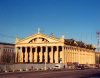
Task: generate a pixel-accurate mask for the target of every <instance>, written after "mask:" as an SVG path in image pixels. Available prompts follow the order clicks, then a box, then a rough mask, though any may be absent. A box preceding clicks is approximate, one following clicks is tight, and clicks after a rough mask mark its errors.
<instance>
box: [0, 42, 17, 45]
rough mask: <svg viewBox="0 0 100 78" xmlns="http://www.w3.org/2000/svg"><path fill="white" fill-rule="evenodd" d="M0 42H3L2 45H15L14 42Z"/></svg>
mask: <svg viewBox="0 0 100 78" xmlns="http://www.w3.org/2000/svg"><path fill="white" fill-rule="evenodd" d="M0 44H3V45H15V44H12V43H6V42H0Z"/></svg>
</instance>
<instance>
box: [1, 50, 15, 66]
mask: <svg viewBox="0 0 100 78" xmlns="http://www.w3.org/2000/svg"><path fill="white" fill-rule="evenodd" d="M1 63H2V64H13V63H15V53H14V52H3V53H2V54H1Z"/></svg>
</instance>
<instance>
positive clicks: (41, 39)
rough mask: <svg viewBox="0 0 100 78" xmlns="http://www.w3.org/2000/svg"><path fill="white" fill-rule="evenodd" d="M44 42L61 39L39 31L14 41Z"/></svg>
mask: <svg viewBox="0 0 100 78" xmlns="http://www.w3.org/2000/svg"><path fill="white" fill-rule="evenodd" d="M46 42H61V39H58V38H54V37H51V36H46V35H43V34H41V33H37V34H34V35H32V36H29V37H27V38H24V39H22V40H18V41H16V42H15V44H17V43H46Z"/></svg>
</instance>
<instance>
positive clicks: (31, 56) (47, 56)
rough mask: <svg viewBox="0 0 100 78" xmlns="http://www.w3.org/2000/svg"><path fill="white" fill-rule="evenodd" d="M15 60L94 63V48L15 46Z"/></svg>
mask: <svg viewBox="0 0 100 78" xmlns="http://www.w3.org/2000/svg"><path fill="white" fill-rule="evenodd" d="M16 58H17V60H16V62H22V63H23V62H29V63H44V62H47V63H67V62H72V63H74V62H77V63H79V64H95V53H94V50H89V49H84V48H79V47H68V46H66V47H64V46H36V47H33V46H32V47H16Z"/></svg>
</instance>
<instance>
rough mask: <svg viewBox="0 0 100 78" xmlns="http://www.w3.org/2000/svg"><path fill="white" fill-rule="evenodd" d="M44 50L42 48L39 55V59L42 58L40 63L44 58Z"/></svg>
mask: <svg viewBox="0 0 100 78" xmlns="http://www.w3.org/2000/svg"><path fill="white" fill-rule="evenodd" d="M42 50H43V48H42V46H41V52H40V53H39V57H40V62H42V58H43V52H42Z"/></svg>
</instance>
